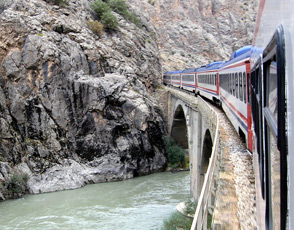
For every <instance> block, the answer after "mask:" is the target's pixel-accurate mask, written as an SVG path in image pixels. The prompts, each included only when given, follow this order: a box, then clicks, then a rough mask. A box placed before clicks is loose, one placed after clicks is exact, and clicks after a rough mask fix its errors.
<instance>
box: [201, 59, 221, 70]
mask: <svg viewBox="0 0 294 230" xmlns="http://www.w3.org/2000/svg"><path fill="white" fill-rule="evenodd" d="M224 63H225V62H223V61H216V62H212V63H210V64H207V65H205V66H201V67H200V68H198V69H197V72H203V71H208V70H217V69H220V67H221V66H222V65H223V64H224Z"/></svg>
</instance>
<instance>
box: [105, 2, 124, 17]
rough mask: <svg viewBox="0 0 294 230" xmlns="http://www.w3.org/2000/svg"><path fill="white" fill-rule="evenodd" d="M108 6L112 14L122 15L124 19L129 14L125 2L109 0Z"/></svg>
mask: <svg viewBox="0 0 294 230" xmlns="http://www.w3.org/2000/svg"><path fill="white" fill-rule="evenodd" d="M108 5H109V6H110V8H111V9H112V10H113V11H114V12H116V13H118V14H120V15H122V16H123V17H126V16H127V15H128V14H129V12H128V7H127V3H126V1H125V0H109V1H108Z"/></svg>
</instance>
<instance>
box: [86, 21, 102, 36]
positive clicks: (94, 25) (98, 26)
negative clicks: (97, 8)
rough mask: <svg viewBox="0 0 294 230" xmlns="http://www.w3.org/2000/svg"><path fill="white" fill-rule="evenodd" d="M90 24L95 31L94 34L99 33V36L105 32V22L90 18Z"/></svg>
mask: <svg viewBox="0 0 294 230" xmlns="http://www.w3.org/2000/svg"><path fill="white" fill-rule="evenodd" d="M88 25H89V28H90V30H92V31H93V33H94V34H96V35H98V36H99V37H101V36H102V34H103V24H102V23H100V22H98V21H97V20H95V21H91V20H88Z"/></svg>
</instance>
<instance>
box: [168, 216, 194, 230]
mask: <svg viewBox="0 0 294 230" xmlns="http://www.w3.org/2000/svg"><path fill="white" fill-rule="evenodd" d="M192 222H193V219H192V218H188V217H185V216H184V215H182V214H181V213H179V212H174V213H173V214H172V215H171V216H170V217H169V218H168V219H167V220H165V221H164V225H163V228H162V230H178V229H183V230H186V229H187V230H189V229H190V228H191V225H192Z"/></svg>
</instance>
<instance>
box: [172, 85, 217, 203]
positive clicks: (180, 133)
mask: <svg viewBox="0 0 294 230" xmlns="http://www.w3.org/2000/svg"><path fill="white" fill-rule="evenodd" d="M168 90H169V95H168V131H169V133H170V135H171V137H172V138H173V139H174V140H175V141H176V142H177V143H178V144H180V145H181V146H182V147H184V148H185V149H186V151H187V152H188V153H189V161H190V174H191V187H190V189H191V195H192V196H193V198H194V199H196V200H198V199H199V197H200V193H201V189H202V187H203V182H204V176H205V173H206V171H207V168H208V164H209V159H210V158H211V154H212V150H213V143H214V138H215V133H216V124H217V118H216V114H215V113H214V112H213V111H212V109H211V108H210V107H209V106H208V104H207V103H206V102H205V101H204V100H203V99H201V98H197V97H194V98H192V99H191V97H187V93H184V92H181V91H179V90H175V89H172V88H169V89H168Z"/></svg>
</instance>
